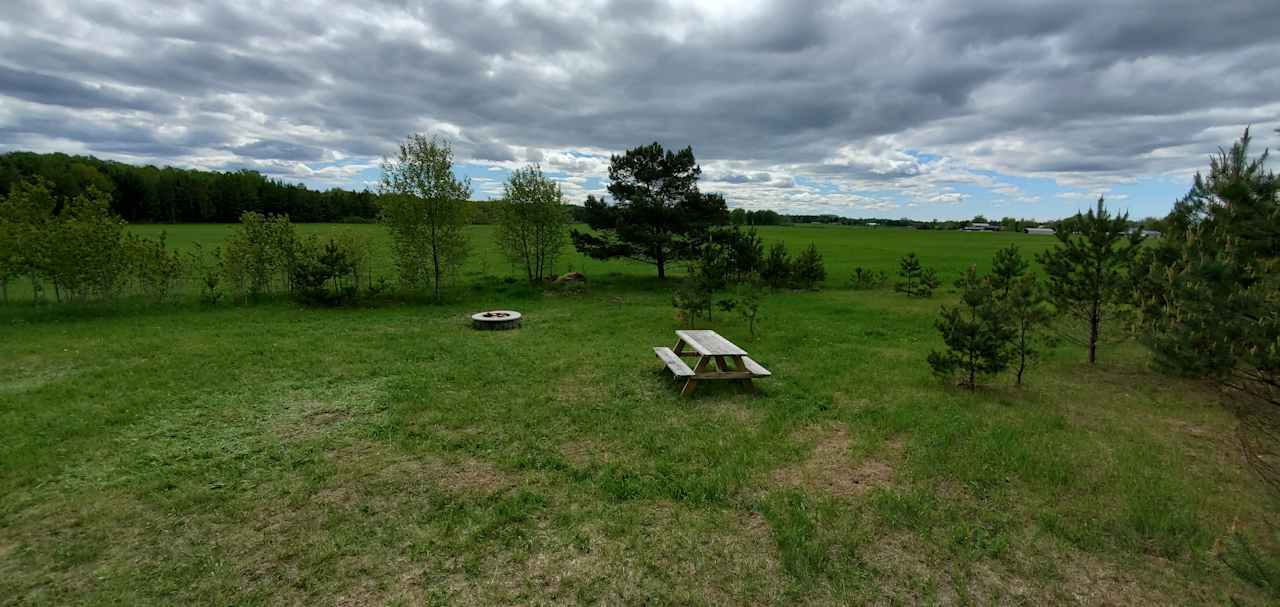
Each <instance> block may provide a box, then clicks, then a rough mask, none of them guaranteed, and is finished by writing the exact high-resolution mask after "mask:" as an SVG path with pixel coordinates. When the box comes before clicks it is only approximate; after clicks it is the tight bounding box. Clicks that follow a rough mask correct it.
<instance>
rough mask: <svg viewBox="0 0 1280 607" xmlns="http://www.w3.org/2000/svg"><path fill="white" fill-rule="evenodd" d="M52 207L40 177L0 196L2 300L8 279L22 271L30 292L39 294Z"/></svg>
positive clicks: (48, 244) (52, 201) (48, 239)
mask: <svg viewBox="0 0 1280 607" xmlns="http://www.w3.org/2000/svg"><path fill="white" fill-rule="evenodd" d="M56 207H57V201H56V200H55V199H54V197H53V195H52V194H51V193H50V192H49V187H48V184H47V183H46V182H44V181H43V180H40V179H35V180H31V181H22V182H19V183H17V184H15V185H14V187H13V189H12V190H11V191H10V192H9V194H8V195H7V196H5V197H4V198H0V281H3V282H4V286H5V299H6V300H7V299H8V282H9V281H10V280H12V279H14V278H16V277H18V276H20V275H24V274H25V275H27V276H28V277H29V278H30V280H31V287H32V296H33V297H35V298H39V296H40V294H41V288H40V275H41V273H42V272H43V271H44V270H45V268H46V265H47V261H46V256H47V253H48V249H49V247H50V246H51V245H52V244H53V242H52V240H51V233H50V229H49V225H50V224H51V223H52V222H53V220H54V209H55V208H56Z"/></svg>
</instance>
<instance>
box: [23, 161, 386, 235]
mask: <svg viewBox="0 0 1280 607" xmlns="http://www.w3.org/2000/svg"><path fill="white" fill-rule="evenodd" d="M33 180H39V181H41V182H43V183H45V184H46V185H47V187H48V190H49V192H50V193H51V194H52V196H53V197H55V198H57V199H70V198H74V197H76V196H79V195H87V194H88V192H89V190H90V189H94V190H96V191H97V192H99V193H100V194H102V195H105V196H106V197H107V198H108V199H109V200H110V204H111V209H112V211H114V212H115V213H116V214H118V215H120V216H121V217H123V218H124V219H125V220H127V221H130V222H147V223H204V222H216V223H234V222H236V221H238V220H239V217H240V214H241V213H243V212H244V211H256V212H259V213H264V214H265V213H268V212H272V213H279V214H287V215H289V216H290V217H292V218H293V219H294V221H299V222H333V221H338V222H342V223H348V222H350V221H351V220H357V221H370V220H372V219H374V218H376V217H377V215H378V206H377V201H378V196H377V195H376V194H374V193H372V192H369V191H363V192H353V191H350V190H342V189H338V188H332V189H329V190H326V191H323V192H319V191H315V190H310V189H307V188H306V187H305V186H302V185H299V184H296V183H284V182H282V181H278V180H275V179H270V178H268V177H266V176H264V175H262V174H259V173H257V172H254V171H249V170H240V171H232V172H213V171H200V170H192V169H179V168H174V167H159V168H158V167H155V166H150V165H147V166H134V165H130V164H125V163H121V162H115V161H110V160H100V159H98V158H94V157H91V156H69V155H67V154H56V153H55V154H35V153H32V152H11V153H8V154H0V197H3V196H4V195H6V194H7V193H9V192H10V191H11V190H12V189H13V188H14V187H16V185H17V184H18V183H21V182H23V181H33Z"/></svg>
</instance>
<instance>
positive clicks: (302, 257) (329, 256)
mask: <svg viewBox="0 0 1280 607" xmlns="http://www.w3.org/2000/svg"><path fill="white" fill-rule="evenodd" d="M359 243H360V241H358V240H356V239H353V238H350V237H343V236H341V235H338V236H331V237H329V238H328V239H325V240H322V239H320V238H318V237H316V236H310V237H308V238H304V239H302V240H300V241H299V243H298V244H299V246H298V254H297V255H296V256H295V259H294V263H293V268H292V271H291V272H292V280H293V295H294V297H295V298H297V299H298V300H299V301H301V302H302V303H306V304H311V305H330V306H332V305H341V304H348V303H352V302H354V301H355V300H356V298H357V297H358V296H359V293H360V268H361V263H362V260H363V259H364V258H365V257H366V253H365V252H364V251H362V250H361V249H360V244H359Z"/></svg>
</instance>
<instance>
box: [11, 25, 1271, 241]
mask: <svg viewBox="0 0 1280 607" xmlns="http://www.w3.org/2000/svg"><path fill="white" fill-rule="evenodd" d="M1277 24H1280V1H1277V0H1220V1H1217V2H1204V1H1202V0H1194V1H1185V0H1153V1H1150V2H1141V1H1126V0H1102V1H1098V2H1070V1H1066V0H1049V1H1039V0H1021V1H1017V2H992V1H987V0H966V1H964V2H954V1H950V0H907V1H901V2H899V1H894V0H871V1H866V2H825V1H821V0H780V1H772V2H771V1H759V0H737V1H729V2H720V1H703V2H685V1H678V0H670V1H665V2H644V1H636V0H588V1H582V2H571V1H554V2H553V1H532V0H531V1H521V0H510V1H486V0H436V1H430V2H407V1H387V2H380V1H378V0H366V1H364V2H321V1H313V0H294V1H291V2H275V1H271V2H238V1H235V2H233V1H228V2H188V1H182V2H174V1H172V0H169V1H165V2H151V1H148V0H128V1H110V2H88V1H85V2H71V1H65V0H39V1H30V0H3V1H0V152H4V151H11V150H33V151H39V152H55V151H56V152H65V153H71V154H92V155H95V156H98V157H101V158H110V159H115V160H120V161H124V162H131V163H151V164H159V165H164V164H170V165H175V166H183V167H194V168H201V169H212V170H238V169H245V168H247V169H253V170H257V171H260V172H262V173H264V174H267V175H270V176H273V177H276V178H279V179H282V180H286V181H296V182H302V183H305V184H307V185H308V186H311V187H314V188H320V189H327V188H330V187H344V188H353V189H364V188H371V189H375V188H376V187H377V182H378V178H379V174H380V171H379V168H378V167H379V161H380V159H381V158H382V157H383V156H386V155H391V154H394V152H395V150H396V145H397V143H398V142H399V141H401V140H403V139H404V138H405V136H406V135H408V134H410V133H425V134H428V135H436V136H439V137H443V138H445V139H448V140H449V141H450V143H451V144H452V146H453V148H454V152H455V156H456V162H457V164H456V168H455V171H456V172H457V173H458V174H459V175H460V176H464V177H468V178H469V179H470V180H471V184H472V188H473V198H492V197H500V196H501V195H502V183H503V181H504V180H505V179H506V177H507V175H508V174H509V173H510V171H511V170H512V169H514V168H518V167H520V166H524V165H526V164H531V163H537V164H538V165H540V166H541V167H542V170H543V171H544V173H546V174H547V175H549V176H551V177H553V178H555V179H556V180H557V181H559V182H560V184H561V187H562V190H563V191H564V194H565V197H566V200H567V201H568V202H573V203H581V201H582V200H583V199H584V198H585V197H586V196H587V195H588V194H593V193H594V194H597V195H602V194H604V193H605V187H606V186H607V182H608V164H609V156H610V155H611V154H617V153H621V152H622V151H624V150H625V149H627V148H629V147H635V146H638V145H643V144H647V143H651V142H654V141H657V142H659V143H661V144H662V145H664V146H666V147H667V148H682V147H684V146H692V147H693V150H694V153H695V155H696V156H697V158H698V161H699V163H700V164H701V166H702V170H703V176H702V182H701V188H702V189H703V190H704V191H712V192H720V193H722V194H724V196H725V197H726V199H727V201H728V203H729V206H730V207H734V208H746V209H773V210H776V211H779V212H782V213H791V214H825V213H829V214H835V215H843V216H850V217H895V218H896V217H911V218H918V219H929V218H942V219H946V218H968V217H972V216H974V215H975V214H984V215H986V216H988V217H1003V216H1015V217H1027V218H1039V219H1050V218H1057V217H1062V216H1066V215H1070V214H1072V213H1074V212H1075V211H1076V210H1077V209H1080V208H1084V207H1086V206H1089V205H1091V204H1093V202H1094V201H1095V200H1096V199H1097V197H1098V196H1099V195H1104V194H1105V196H1106V197H1107V200H1108V201H1109V203H1110V204H1111V205H1113V206H1115V207H1118V208H1121V209H1124V210H1127V211H1129V212H1130V213H1131V214H1132V215H1133V216H1135V217H1145V216H1160V215H1164V214H1165V213H1166V212H1167V211H1168V210H1169V208H1170V207H1171V206H1172V204H1173V202H1174V201H1175V200H1176V199H1177V198H1178V197H1180V196H1181V195H1183V194H1184V193H1185V192H1186V191H1187V189H1188V187H1189V185H1190V182H1191V178H1192V176H1193V175H1194V173H1195V172H1196V171H1197V170H1202V169H1203V168H1204V167H1206V166H1207V164H1208V160H1207V159H1208V156H1209V155H1210V154H1211V153H1213V152H1215V151H1216V150H1217V149H1218V148H1219V147H1225V146H1229V145H1230V144H1231V143H1232V142H1233V141H1234V140H1235V139H1236V138H1238V137H1239V136H1240V134H1241V132H1242V131H1243V130H1244V128H1245V127H1246V126H1250V125H1252V128H1253V131H1252V132H1253V134H1254V137H1255V139H1254V141H1255V145H1256V146H1258V147H1259V148H1262V147H1268V146H1269V147H1276V146H1278V145H1280V135H1277V133H1276V129H1277V128H1278V127H1280V31H1278V30H1277V28H1276V25H1277Z"/></svg>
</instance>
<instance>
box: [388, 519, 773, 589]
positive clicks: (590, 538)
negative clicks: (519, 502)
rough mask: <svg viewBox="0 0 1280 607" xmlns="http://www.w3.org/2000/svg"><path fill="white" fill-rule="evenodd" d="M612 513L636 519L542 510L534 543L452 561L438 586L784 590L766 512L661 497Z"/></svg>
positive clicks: (445, 587)
mask: <svg viewBox="0 0 1280 607" xmlns="http://www.w3.org/2000/svg"><path fill="white" fill-rule="evenodd" d="M642 510H643V511H642ZM600 514H601V515H603V514H604V513H600ZM614 514H616V515H617V516H620V517H622V518H625V519H627V520H629V521H633V522H634V523H635V525H636V526H635V527H634V528H633V529H629V530H628V531H626V532H625V533H621V534H619V533H618V530H617V529H616V528H614V529H613V530H610V529H608V527H610V525H607V524H604V523H602V522H600V521H599V520H598V519H593V520H591V521H586V522H584V523H583V524H581V525H577V526H575V527H573V528H572V529H566V528H563V527H561V528H557V527H556V526H555V525H554V524H553V523H551V521H550V520H548V519H543V520H541V521H539V524H538V525H537V528H536V529H535V531H534V532H533V533H532V534H531V536H530V537H529V538H528V545H529V547H530V548H531V549H530V550H529V551H528V552H524V551H515V552H510V551H509V552H505V553H494V554H491V555H489V556H487V557H486V558H485V559H484V560H483V561H482V562H480V563H479V564H478V566H476V567H475V568H474V570H472V571H466V570H465V569H463V568H462V567H460V566H459V564H457V563H451V564H449V565H447V568H448V569H450V570H452V571H450V572H449V573H448V574H447V575H445V576H444V578H443V579H442V580H441V579H440V578H437V580H439V581H438V582H437V586H436V587H435V590H438V591H441V592H442V594H443V595H444V596H442V597H440V598H442V599H444V602H447V603H449V604H457V605H513V604H565V603H569V604H638V603H658V604H707V605H736V604H772V603H777V602H778V600H779V599H780V597H781V596H782V593H783V592H784V589H785V586H786V583H785V578H784V576H783V575H782V572H781V566H780V564H779V561H778V559H777V556H776V554H775V552H776V550H775V548H774V546H773V542H772V540H771V537H770V534H769V528H768V525H767V523H766V522H765V521H764V519H763V517H761V516H759V515H758V514H754V513H750V512H742V511H736V510H733V511H715V512H709V511H705V510H698V509H690V508H685V507H682V506H678V505H673V504H669V503H663V502H659V503H651V504H648V505H647V507H645V508H643V509H639V508H638V509H636V510H632V509H630V508H627V510H626V511H625V512H617V513H614ZM441 582H442V583H441ZM412 583H414V584H418V583H425V581H424V580H421V579H415V580H413V582H412ZM409 591H410V593H412V592H413V590H412V589H409Z"/></svg>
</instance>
